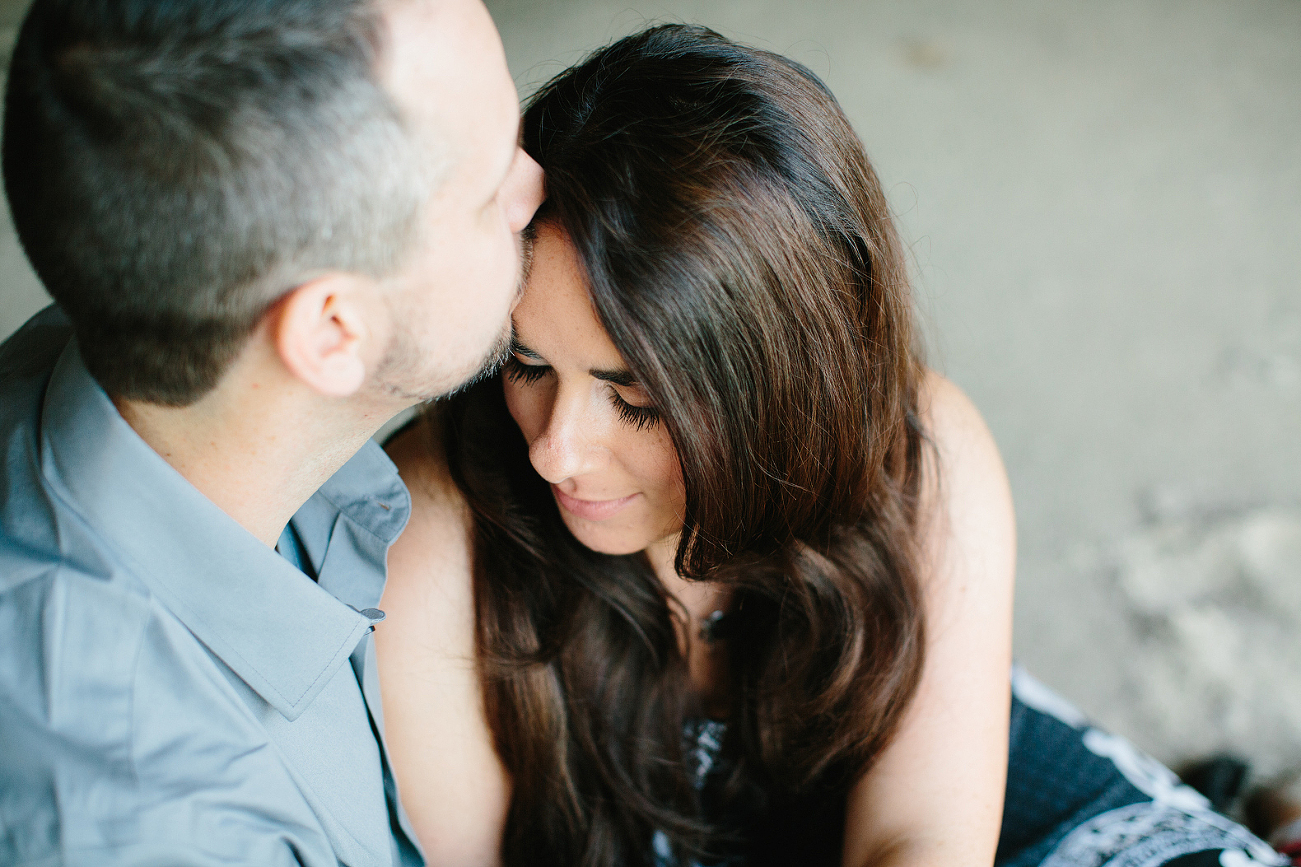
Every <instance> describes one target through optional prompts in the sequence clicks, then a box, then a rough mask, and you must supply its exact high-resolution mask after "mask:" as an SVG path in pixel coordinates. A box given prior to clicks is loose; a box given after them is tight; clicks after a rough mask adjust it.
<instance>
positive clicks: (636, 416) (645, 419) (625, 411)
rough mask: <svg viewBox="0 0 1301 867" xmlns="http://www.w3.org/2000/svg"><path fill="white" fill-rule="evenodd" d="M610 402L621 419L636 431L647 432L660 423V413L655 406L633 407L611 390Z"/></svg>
mask: <svg viewBox="0 0 1301 867" xmlns="http://www.w3.org/2000/svg"><path fill="white" fill-rule="evenodd" d="M610 400H611V401H612V402H613V403H614V408H615V409H616V410H618V411H619V418H620V419H621V420H622V421H623V422H624V423H625V424H630V425H632V426H633V428H635V429H636V430H639V431H640V430H645V429H646V428H651V427H655V425H657V424H659V423H660V411H659V410H657V409H656V408H655V407H653V406H633V405H632V404H630V403H628V401H626V400H624V399H623V398H621V397H619V395H618V393H617V392H616V391H615V390H614V389H610Z"/></svg>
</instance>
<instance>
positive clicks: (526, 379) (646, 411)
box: [505, 356, 660, 431]
mask: <svg viewBox="0 0 1301 867" xmlns="http://www.w3.org/2000/svg"><path fill="white" fill-rule="evenodd" d="M550 372H551V365H549V364H525V363H524V362H522V361H520V360H519V359H518V358H515V357H514V356H512V357H510V358H508V359H506V367H505V374H506V378H507V379H509V380H510V381H511V382H517V383H520V384H522V385H532V384H533V383H535V382H537V381H538V380H539V379H541V378H542V377H544V376H546V375H547V374H548V373H550ZM610 402H611V403H613V404H614V408H615V410H616V411H617V412H618V413H619V419H620V421H622V422H623V423H624V424H628V425H631V426H632V427H633V428H635V429H636V430H639V431H641V430H645V429H647V428H652V427H654V426H655V425H657V424H659V422H660V412H659V410H657V409H655V408H654V407H653V406H634V405H633V404H631V403H628V401H626V400H624V399H623V398H622V397H620V396H619V393H618V392H617V391H615V390H614V389H613V388H611V389H610Z"/></svg>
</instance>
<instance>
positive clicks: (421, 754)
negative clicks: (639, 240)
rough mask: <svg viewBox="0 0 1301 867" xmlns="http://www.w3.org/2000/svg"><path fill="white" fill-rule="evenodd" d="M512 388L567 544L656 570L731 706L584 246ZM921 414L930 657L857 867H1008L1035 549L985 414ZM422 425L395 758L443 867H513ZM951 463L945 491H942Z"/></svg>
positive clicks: (709, 605) (502, 784) (953, 404)
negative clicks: (1020, 662)
mask: <svg viewBox="0 0 1301 867" xmlns="http://www.w3.org/2000/svg"><path fill="white" fill-rule="evenodd" d="M514 322H515V338H516V347H515V349H516V351H515V353H514V356H513V358H512V361H511V362H510V366H509V367H508V370H507V373H506V376H505V377H504V378H503V380H504V388H505V390H506V401H507V405H508V407H509V409H510V412H511V415H512V416H513V417H514V419H515V421H516V423H517V424H518V425H519V426H520V430H521V431H522V432H523V434H524V437H525V439H526V441H527V442H528V444H529V457H530V460H531V461H532V463H533V466H534V468H535V469H536V470H537V471H538V473H539V474H540V475H541V476H542V477H543V478H544V479H546V480H547V481H548V482H550V483H551V484H552V492H553V495H554V496H555V497H556V501H557V505H558V506H559V509H560V514H561V516H562V517H563V518H564V521H565V524H566V526H567V527H568V528H569V530H570V531H571V532H572V533H573V534H574V535H575V537H576V538H578V540H579V541H581V542H582V543H583V544H585V545H587V546H588V547H590V548H593V549H595V550H598V551H602V552H605V553H611V554H627V553H634V552H637V551H644V552H646V555H647V557H648V558H649V560H650V562H651V565H652V566H653V567H654V569H655V573H656V575H658V576H659V578H660V580H661V581H662V582H663V583H664V586H665V587H666V588H667V589H668V591H669V592H670V593H671V594H672V595H673V596H674V597H675V598H676V599H677V601H678V602H680V603H681V610H680V611H679V615H680V617H681V618H682V622H681V624H680V626H681V628H680V630H679V636H680V640H681V641H682V643H683V649H684V651H685V652H686V654H687V656H688V659H689V661H690V670H691V676H692V680H693V683H694V686H695V688H696V690H697V691H698V692H699V693H700V694H701V698H702V699H703V700H704V701H705V704H706V706H707V707H709V706H719V707H725V706H726V690H727V686H728V685H727V683H726V682H725V680H724V678H723V677H722V674H723V673H724V672H725V671H726V670H727V667H726V665H725V662H724V660H723V658H722V653H723V652H725V651H724V650H723V649H722V648H718V649H714V648H711V647H710V646H709V645H707V644H705V643H704V642H702V641H701V640H700V639H699V638H698V633H699V622H700V621H701V620H702V619H703V618H705V617H707V616H708V615H709V614H710V613H712V612H713V611H715V610H718V609H719V608H723V607H725V606H726V599H723V598H720V596H719V592H718V588H715V587H713V586H711V585H709V584H706V583H700V582H690V583H689V582H686V581H684V580H683V579H681V578H679V577H678V576H677V575H676V574H675V573H674V571H673V555H674V552H675V550H676V546H677V538H678V533H679V531H680V529H681V525H682V513H683V512H682V509H683V502H684V491H683V486H682V475H681V469H680V467H679V463H678V458H677V454H676V452H675V451H674V449H673V445H672V442H671V440H670V439H669V436H668V434H667V432H666V430H665V426H664V425H663V424H661V423H659V422H658V420H657V417H656V416H655V414H654V410H653V409H651V408H650V407H648V399H647V396H646V394H645V392H644V391H643V390H642V389H641V387H640V386H639V385H637V383H636V382H635V381H634V380H633V378H632V377H631V375H630V374H629V373H628V370H627V366H626V365H625V363H624V361H623V359H622V357H621V356H620V354H619V351H618V350H617V349H616V348H615V346H614V344H613V343H611V341H610V338H609V336H608V335H607V334H606V333H605V330H604V329H603V328H602V326H601V324H600V322H599V320H598V319H597V317H596V313H595V311H594V309H593V307H592V304H591V301H590V299H589V297H588V293H587V287H586V284H585V280H584V278H583V276H582V269H581V267H580V265H579V262H578V260H577V257H576V253H575V251H574V249H573V247H572V246H571V245H570V244H569V242H568V239H567V238H566V237H565V236H564V234H563V233H562V232H561V231H560V230H558V229H556V228H554V227H552V226H550V225H547V224H543V225H542V226H540V227H539V231H538V237H537V243H536V246H535V250H534V260H533V270H532V272H531V276H530V281H529V285H528V288H527V290H526V292H525V295H524V298H523V300H522V301H521V303H520V305H519V307H518V308H517V309H516V311H515V316H514ZM921 404H922V405H921V410H922V413H923V422H924V424H925V428H926V430H927V432H928V434H929V436H930V438H931V440H932V442H933V444H934V447H935V449H934V451H935V458H934V459H928V460H927V461H926V463H925V464H924V474H925V483H924V485H923V489H924V491H925V494H924V496H925V500H924V508H923V515H925V516H926V518H925V519H924V520H923V533H924V540H923V541H924V550H925V552H926V556H927V560H928V568H927V570H926V574H927V578H926V606H927V610H926V615H927V627H928V646H927V657H926V664H925V670H924V673H923V676H922V681H921V685H920V688H919V690H918V693H917V695H916V698H915V699H914V701H913V704H912V706H911V708H910V710H909V712H908V714H907V715H906V717H905V718H904V721H903V723H902V726H901V728H900V730H899V732H898V734H897V736H896V737H895V739H894V740H893V742H892V743H891V745H890V746H889V747H887V749H886V750H885V751H884V752H883V753H882V754H881V756H880V757H879V759H878V761H877V762H876V764H875V765H874V766H873V767H872V769H871V770H870V771H869V772H868V773H866V774H865V775H864V776H863V777H862V778H861V779H860V780H859V781H858V782H857V784H856V785H855V786H854V787H853V788H852V790H851V792H850V793H849V798H848V804H847V815H846V837H845V848H844V853H845V854H844V864H846V865H868V864H871V865H914V864H915V865H922V864H926V865H936V864H944V865H946V867H955V865H956V867H961V865H972V867H976V865H989V864H991V863H992V862H993V858H994V850H995V848H996V846H997V842H998V830H999V820H1000V816H1001V811H1002V799H1003V786H1004V775H1005V773H1006V765H1007V716H1008V707H1009V702H1010V696H1009V679H1008V672H1009V669H1010V665H1011V609H1012V584H1013V571H1014V563H1015V531H1014V520H1013V515H1012V505H1011V497H1010V494H1009V492H1008V487H1007V479H1006V475H1005V473H1004V470H1003V466H1002V463H1001V461H1000V459H999V456H998V451H997V449H996V448H995V446H994V443H993V440H992V438H991V437H990V435H989V432H988V430H987V429H986V428H985V425H984V423H983V421H982V420H981V418H980V415H979V413H977V412H976V410H975V408H974V407H973V406H972V405H971V403H970V402H969V401H967V399H966V398H965V396H963V395H962V393H961V392H960V391H959V390H958V389H957V388H956V387H955V386H953V385H952V384H951V383H949V382H948V381H947V380H945V379H943V378H942V377H940V376H938V375H937V374H934V373H932V374H929V375H928V376H927V379H926V382H925V386H924V390H923V395H922V401H921ZM431 442H433V437H432V436H431V433H430V431H428V430H427V429H426V428H425V426H424V425H423V424H422V425H418V426H417V427H416V428H414V429H413V430H411V431H409V432H408V433H406V434H405V435H403V436H402V437H399V438H398V439H397V440H396V441H394V442H393V443H392V444H391V445H390V447H389V451H390V454H391V455H392V457H393V459H394V461H395V462H396V463H397V465H398V468H399V469H400V471H401V473H402V476H403V478H404V479H405V480H406V482H407V484H408V486H409V487H410V489H411V496H412V518H411V523H410V524H409V525H408V527H407V530H406V531H405V532H404V533H403V535H402V537H401V538H400V539H399V540H398V541H397V543H396V544H395V545H394V546H393V548H392V550H391V552H390V555H389V581H388V586H387V588H386V590H385V592H384V599H383V602H382V603H381V607H383V608H384V610H385V611H387V612H388V615H389V616H388V620H386V621H385V623H384V624H383V626H382V627H381V628H380V629H378V630H377V631H376V636H375V638H376V646H377V654H378V660H379V669H380V678H381V684H382V688H383V696H384V716H385V721H386V739H387V742H388V746H389V751H390V755H391V758H392V761H393V765H394V769H395V773H396V777H397V780H398V786H399V789H400V791H401V795H402V800H403V803H404V806H405V807H406V810H407V813H408V815H409V816H410V817H411V820H412V822H413V824H414V826H415V831H416V834H417V836H418V837H419V838H420V841H421V843H422V845H423V846H424V848H425V850H426V854H427V856H428V857H429V861H430V863H431V864H436V865H442V864H447V865H489V864H495V863H497V862H498V857H499V856H498V847H499V841H500V838H501V833H502V829H503V827H504V824H505V818H506V808H507V805H508V802H509V794H510V782H509V780H508V779H507V778H506V775H505V773H504V770H503V768H502V766H501V764H500V762H499V761H498V759H497V756H496V754H495V752H494V750H493V746H492V737H491V734H490V733H489V731H488V728H487V724H486V721H485V717H484V712H483V706H482V699H481V694H480V691H479V685H478V681H477V675H476V672H475V668H474V661H473V660H474V610H473V596H472V592H471V586H472V583H471V572H470V521H469V516H468V514H467V512H466V509H465V506H464V503H463V502H462V501H461V499H460V495H459V493H458V492H457V490H456V488H455V486H454V485H453V484H452V482H451V480H450V479H449V478H448V477H447V474H446V471H445V469H444V468H443V467H442V466H441V464H440V462H439V459H438V457H437V456H436V455H434V454H432V453H431V451H430V448H429V444H430V443H431ZM936 460H938V463H939V468H940V470H941V472H940V473H939V474H937V473H936V466H935V461H936Z"/></svg>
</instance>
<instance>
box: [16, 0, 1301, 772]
mask: <svg viewBox="0 0 1301 867" xmlns="http://www.w3.org/2000/svg"><path fill="white" fill-rule="evenodd" d="M21 8H22V4H21V3H17V4H15V3H7V2H6V3H0V28H4V27H8V28H9V29H7V30H3V31H0V37H3V36H5V35H6V34H9V36H10V38H11V35H12V25H13V23H14V22H15V21H16V17H17V12H15V11H14V10H18V9H21ZM489 8H490V9H491V11H492V13H493V15H494V17H495V18H496V19H497V22H498V24H499V26H500V28H501V30H502V34H503V38H504V41H505V44H506V48H507V53H508V55H509V58H510V62H511V67H512V70H513V72H514V73H515V75H516V79H517V81H518V83H519V85H520V88H521V92H522V93H525V94H527V93H528V92H530V91H531V90H532V89H533V88H534V87H535V86H536V85H537V84H539V83H540V82H542V81H544V80H545V79H546V78H548V77H550V76H551V75H553V74H554V73H556V72H558V71H559V70H560V69H562V68H563V67H564V66H565V65H567V64H569V63H572V62H574V61H576V60H577V59H579V58H580V57H581V56H582V55H583V54H584V53H585V52H586V51H588V50H590V49H591V48H594V47H596V46H598V45H600V44H602V43H604V42H605V41H607V40H609V39H611V38H614V37H617V36H620V35H622V34H624V33H627V32H629V31H631V30H634V29H637V28H638V27H640V26H642V25H643V24H645V23H647V22H649V21H658V20H674V21H692V22H698V23H702V24H706V25H709V26H711V27H714V28H716V29H718V30H721V31H722V32H724V33H726V34H728V35H730V36H733V37H737V38H741V39H744V40H746V41H749V42H752V43H755V44H758V45H762V46H764V47H768V48H771V49H774V50H777V51H781V52H783V53H786V54H789V55H791V56H793V57H795V58H797V59H799V60H801V61H802V62H804V63H806V64H807V65H809V66H810V67H811V68H813V69H814V71H816V72H817V73H818V74H820V75H822V76H823V77H824V78H825V79H826V81H827V82H828V83H829V84H830V86H831V88H832V89H833V90H834V91H835V93H836V94H837V95H838V96H839V98H840V99H841V101H842V103H843V104H844V106H845V108H846V110H847V112H848V113H849V115H850V117H851V118H852V119H853V121H854V123H855V125H856V127H857V129H858V131H859V133H860V134H861V135H862V137H863V139H864V141H865V142H866V143H867V147H868V151H869V153H870V154H871V155H872V157H873V159H874V161H875V163H876V166H877V168H878V171H879V172H880V174H881V176H882V178H883V180H884V182H885V185H886V188H887V190H888V191H889V193H890V196H891V200H892V203H893V205H894V207H895V209H896V210H897V212H898V215H899V219H900V221H901V224H902V226H903V228H904V232H905V235H906V237H907V238H908V239H909V240H910V242H911V245H912V252H913V257H914V261H915V266H916V274H917V281H916V285H917V291H918V299H919V305H920V307H921V309H922V311H923V313H924V316H925V318H926V320H927V322H928V324H929V330H930V333H931V335H932V347H933V349H932V357H931V360H932V363H933V364H934V365H935V366H937V367H938V368H940V369H941V370H943V371H944V372H946V373H947V374H948V375H949V376H950V377H951V378H953V379H954V380H955V381H956V382H958V383H959V384H960V385H961V386H962V387H963V388H964V389H966V390H967V392H968V393H969V394H970V395H971V397H972V398H973V399H974V400H975V401H976V403H977V404H978V405H979V406H980V407H981V409H982V411H983V412H984V414H985V417H986V419H987V420H988V422H989V425H990V427H991V428H992V430H993V432H994V435H995V437H996V438H997V440H998V442H999V445H1000V447H1001V448H1002V450H1003V454H1004V457H1005V460H1006V462H1007V467H1008V472H1009V475H1010V477H1011V480H1012V487H1013V491H1014V494H1015V497H1016V501H1017V507H1018V515H1019V522H1020V570H1019V571H1020V575H1019V589H1018V597H1017V618H1016V628H1017V634H1016V649H1017V654H1018V656H1019V658H1020V659H1021V661H1022V662H1023V663H1024V664H1026V665H1027V667H1029V668H1030V669H1031V670H1032V671H1034V672H1035V673H1036V674H1037V675H1038V676H1039V677H1040V679H1042V680H1044V681H1045V682H1047V683H1049V684H1051V685H1052V686H1054V687H1056V688H1057V689H1058V690H1059V691H1061V692H1062V693H1064V694H1065V695H1067V696H1068V697H1070V698H1071V699H1072V700H1074V701H1075V702H1076V703H1077V704H1079V705H1081V706H1082V707H1083V708H1084V709H1085V710H1086V711H1087V712H1089V713H1091V714H1093V715H1094V716H1096V717H1097V718H1099V719H1100V720H1102V721H1103V722H1104V723H1105V724H1107V725H1109V726H1111V727H1112V728H1113V729H1115V730H1117V731H1119V732H1121V733H1124V734H1126V735H1129V736H1130V737H1132V738H1133V739H1134V740H1135V741H1137V742H1138V743H1139V744H1140V745H1142V746H1143V747H1145V748H1146V749H1148V750H1149V751H1151V752H1153V753H1154V754H1156V755H1157V756H1158V757H1160V758H1162V759H1164V760H1166V761H1170V762H1178V761H1179V760H1181V759H1183V758H1185V757H1187V756H1191V755H1196V754H1199V753H1203V752H1206V751H1209V750H1212V749H1217V748H1229V749H1233V750H1236V751H1238V752H1241V753H1244V754H1246V755H1248V756H1250V757H1251V758H1252V759H1254V760H1255V762H1256V763H1257V766H1258V768H1259V769H1260V770H1261V771H1262V772H1266V773H1267V772H1272V771H1276V770H1279V769H1282V768H1285V767H1289V766H1293V765H1297V764H1301V697H1299V695H1301V694H1299V693H1298V691H1297V689H1296V680H1295V677H1294V673H1295V672H1297V671H1298V670H1301V636H1299V635H1298V629H1297V625H1298V624H1299V623H1301V437H1299V436H1298V434H1299V433H1301V2H1298V0H1234V2H1229V0H1216V2H1211V0H1125V2H1119V0H1097V2H1092V3H1067V2H1062V0H1052V2H1028V0H1021V2H1014V0H990V2H985V3H981V4H970V3H963V2H960V0H892V2H872V0H866V2H865V0H836V2H830V0H806V2H800V3H791V2H789V0H782V2H778V0H750V2H740V0H696V2H687V0H672V2H643V0H547V2H538V0H527V2H526V0H493V2H490V3H489ZM42 303H43V302H42V295H41V292H40V290H39V287H38V285H37V284H36V282H35V280H34V278H33V277H32V276H31V275H30V273H29V272H28V270H27V268H26V266H25V264H24V263H23V261H22V258H21V255H20V253H19V251H18V248H17V246H16V244H15V242H14V240H13V237H12V230H10V229H9V228H8V226H7V224H6V225H4V226H0V335H3V334H6V333H8V332H9V331H10V330H12V329H13V328H15V327H16V326H17V325H18V324H19V323H20V322H21V321H22V320H23V319H24V318H25V317H26V316H27V315H29V314H30V313H31V312H32V311H34V310H35V309H37V308H38V307H39V306H40V305H41V304H42Z"/></svg>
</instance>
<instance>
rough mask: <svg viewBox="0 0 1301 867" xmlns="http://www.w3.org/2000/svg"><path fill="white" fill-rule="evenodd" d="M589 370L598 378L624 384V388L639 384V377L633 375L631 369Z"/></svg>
mask: <svg viewBox="0 0 1301 867" xmlns="http://www.w3.org/2000/svg"><path fill="white" fill-rule="evenodd" d="M587 372H588V373H590V374H591V375H592V376H594V377H595V378H597V379H600V380H603V381H605V382H612V383H614V384H615V385H620V386H623V387H624V388H632V387H633V386H634V385H637V377H635V376H633V375H632V371H631V370H597V369H593V370H589V371H587Z"/></svg>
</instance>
